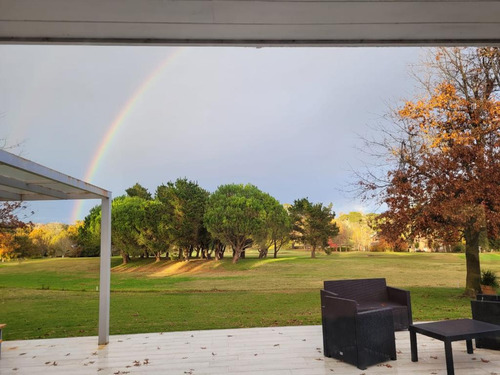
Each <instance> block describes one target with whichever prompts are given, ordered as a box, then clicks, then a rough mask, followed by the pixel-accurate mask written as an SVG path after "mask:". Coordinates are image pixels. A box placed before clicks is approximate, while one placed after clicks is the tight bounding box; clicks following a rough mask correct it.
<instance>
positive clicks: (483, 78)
mask: <svg viewBox="0 0 500 375" xmlns="http://www.w3.org/2000/svg"><path fill="white" fill-rule="evenodd" d="M435 56H436V60H435V61H436V63H435V64H434V65H433V66H431V69H435V71H436V70H437V73H438V74H437V77H438V78H441V81H439V80H436V79H435V80H434V81H432V80H430V81H428V82H430V85H429V86H428V87H427V88H428V91H429V94H428V95H427V96H426V97H425V98H423V99H421V100H416V101H409V102H407V103H406V104H405V105H404V106H403V107H402V108H401V109H400V110H398V111H396V113H395V116H394V119H395V120H396V124H397V127H396V129H397V130H395V131H394V133H392V134H391V139H390V141H387V142H382V143H379V144H383V145H384V146H385V147H386V150H387V151H389V155H390V157H391V158H392V160H393V161H394V163H393V166H392V168H389V170H388V171H387V174H386V180H385V181H386V184H385V185H384V184H377V183H374V182H373V181H368V180H362V181H361V182H360V185H361V186H362V187H363V188H364V191H365V193H366V192H370V191H371V192H373V191H376V190H377V191H378V193H379V194H380V195H379V198H380V201H381V202H383V203H385V204H386V206H387V211H386V212H384V213H383V214H382V215H381V216H380V222H381V224H380V230H381V232H382V235H383V236H385V237H386V238H388V239H390V240H396V239H398V238H407V239H411V238H414V237H416V236H423V237H425V236H432V237H439V238H441V239H443V240H446V241H456V240H458V239H460V238H463V239H465V243H466V264H467V275H466V292H467V294H469V295H473V294H475V293H478V292H480V283H479V282H480V262H479V237H480V234H481V233H484V232H487V233H488V234H489V235H491V236H497V235H498V233H499V229H500V102H499V100H498V92H499V90H500V78H499V77H500V74H499V72H500V51H499V50H498V49H497V48H479V49H471V48H468V49H464V48H453V49H438V50H437V53H436V55H435ZM443 60H444V61H443ZM435 71H434V73H435ZM387 134H388V133H386V135H387Z"/></svg>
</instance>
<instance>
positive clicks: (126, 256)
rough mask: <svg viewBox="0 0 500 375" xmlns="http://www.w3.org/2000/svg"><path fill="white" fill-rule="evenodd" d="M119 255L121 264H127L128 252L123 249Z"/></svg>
mask: <svg viewBox="0 0 500 375" xmlns="http://www.w3.org/2000/svg"><path fill="white" fill-rule="evenodd" d="M120 253H121V256H122V264H127V263H128V261H129V257H128V254H127V253H126V252H124V251H121V252H120Z"/></svg>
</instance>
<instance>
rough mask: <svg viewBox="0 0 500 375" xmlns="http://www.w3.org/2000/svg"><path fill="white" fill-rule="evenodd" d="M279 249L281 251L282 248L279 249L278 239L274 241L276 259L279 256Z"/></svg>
mask: <svg viewBox="0 0 500 375" xmlns="http://www.w3.org/2000/svg"><path fill="white" fill-rule="evenodd" d="M278 251H280V249H278V246H277V245H276V241H274V259H276V258H277V257H278Z"/></svg>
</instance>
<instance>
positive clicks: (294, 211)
mask: <svg viewBox="0 0 500 375" xmlns="http://www.w3.org/2000/svg"><path fill="white" fill-rule="evenodd" d="M289 213H290V216H291V220H292V225H293V232H292V237H293V238H295V239H297V240H300V241H301V242H302V243H304V244H309V245H310V246H311V258H315V257H316V249H317V248H318V247H325V246H327V244H328V239H329V238H331V237H334V236H336V235H337V234H338V232H339V228H338V227H337V225H336V224H335V222H334V221H333V220H334V219H335V213H334V212H333V211H332V205H331V204H330V205H328V206H323V204H322V203H315V204H313V203H311V202H309V200H308V199H307V198H302V199H297V200H295V202H294V203H293V205H292V207H290V209H289Z"/></svg>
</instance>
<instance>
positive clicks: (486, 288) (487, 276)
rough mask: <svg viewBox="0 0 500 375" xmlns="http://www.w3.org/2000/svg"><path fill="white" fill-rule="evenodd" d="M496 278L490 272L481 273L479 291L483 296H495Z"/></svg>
mask: <svg viewBox="0 0 500 375" xmlns="http://www.w3.org/2000/svg"><path fill="white" fill-rule="evenodd" d="M497 288H498V277H497V275H496V274H495V272H493V271H491V270H484V271H481V290H482V292H483V294H497Z"/></svg>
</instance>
